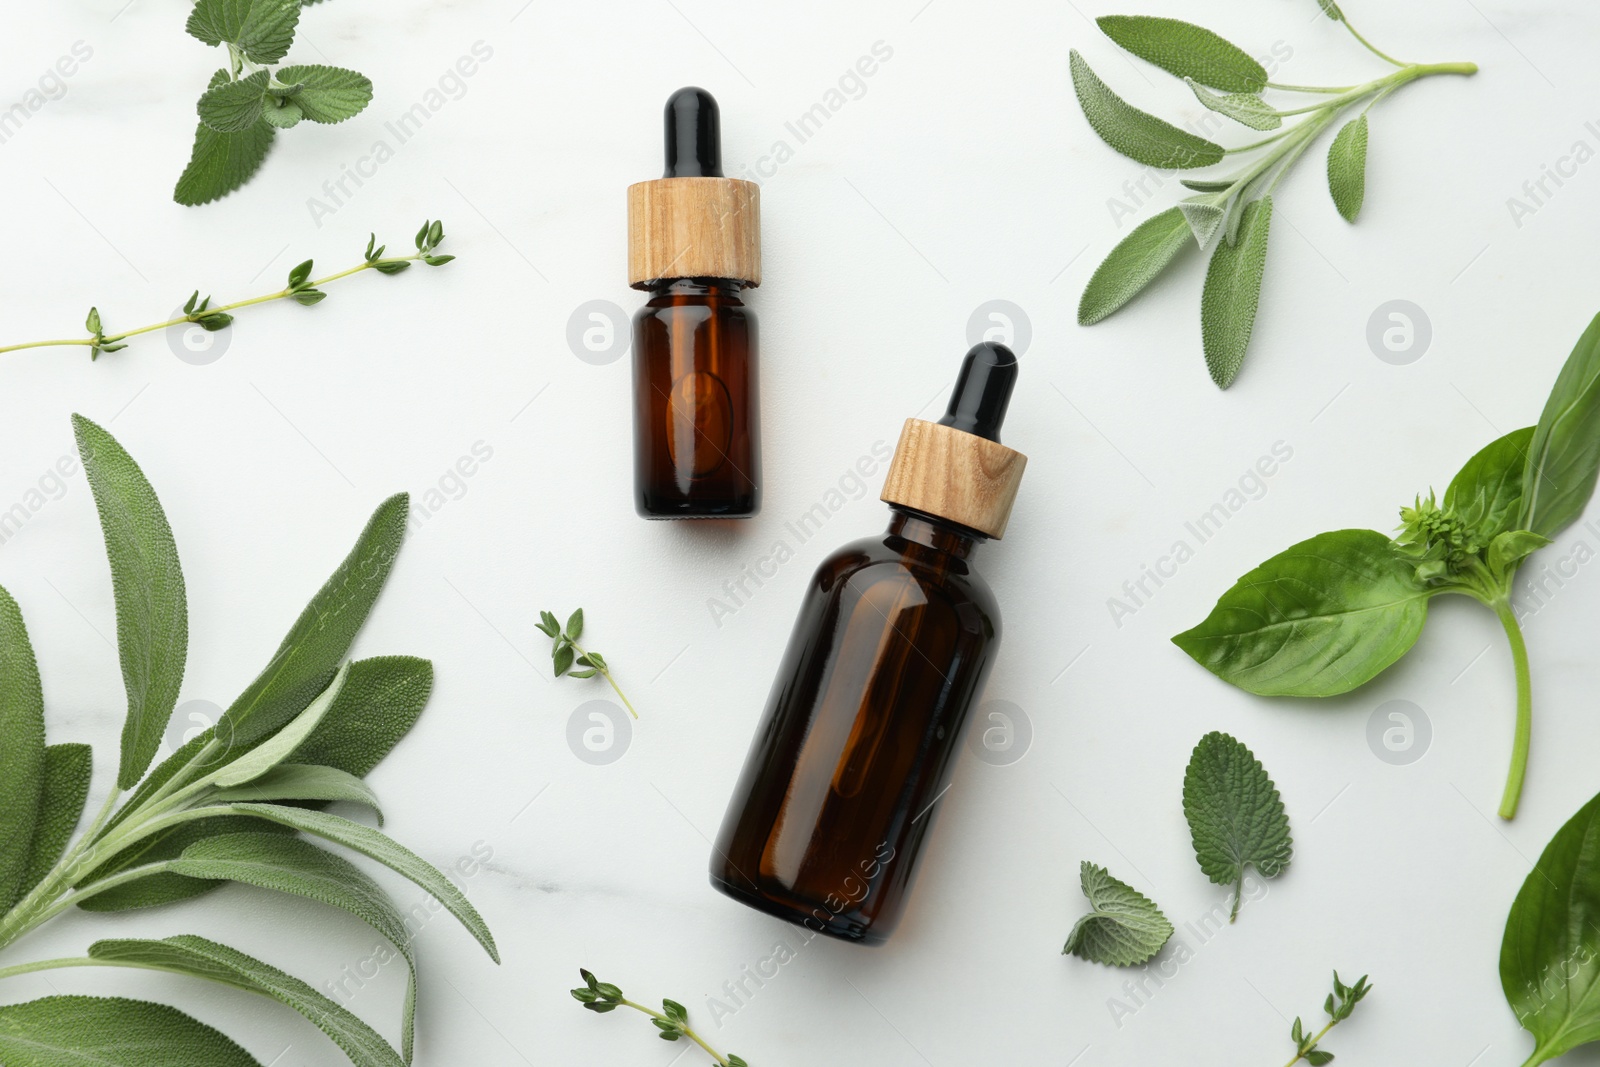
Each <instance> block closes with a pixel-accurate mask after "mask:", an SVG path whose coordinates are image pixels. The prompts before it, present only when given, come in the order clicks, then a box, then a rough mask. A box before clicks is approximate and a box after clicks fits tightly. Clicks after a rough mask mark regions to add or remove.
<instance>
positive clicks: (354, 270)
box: [0, 252, 431, 353]
mask: <svg viewBox="0 0 1600 1067" xmlns="http://www.w3.org/2000/svg"><path fill="white" fill-rule="evenodd" d="M430 254H431V253H430ZM422 256H423V253H421V252H417V253H415V254H413V255H409V256H385V257H384V258H383V259H375V260H372V261H371V262H368V263H362V264H360V265H358V266H355V267H351V268H350V269H349V270H342V271H339V272H338V273H337V274H330V275H328V276H327V277H325V278H317V279H314V280H312V281H308V282H307V283H306V285H305V286H304V287H303V288H312V289H318V288H321V287H322V286H324V285H327V284H328V283H329V282H336V281H338V280H339V279H340V278H348V277H350V275H352V274H359V273H361V272H362V271H364V270H371V269H372V268H373V267H376V266H378V265H379V264H383V263H404V262H410V261H412V260H416V259H421V258H422ZM295 292H296V290H293V289H279V290H278V291H276V292H272V293H266V294H264V295H262V296H253V297H251V298H249V299H248V300H235V301H234V302H233V303H231V304H222V305H220V306H218V307H208V308H206V309H205V310H204V311H195V312H191V313H189V314H187V315H183V316H180V317H179V318H176V319H168V320H166V321H165V322H156V323H152V324H151V325H149V326H140V327H139V328H138V329H136V330H127V331H125V332H123V333H115V334H106V335H104V336H103V337H98V338H96V337H85V338H84V339H82V340H60V341H29V342H27V343H26V344H20V345H5V346H0V353H5V352H18V351H21V350H23V349H26V348H45V347H48V346H51V345H77V346H79V347H82V348H88V347H93V346H95V345H107V344H116V343H117V342H118V341H121V340H122V339H124V338H127V337H137V336H139V335H140V334H144V333H153V332H155V331H156V330H165V329H167V328H168V327H171V326H180V325H182V324H183V323H186V322H199V321H200V320H201V319H203V318H207V317H209V316H211V315H220V314H222V313H224V312H228V311H233V310H235V309H236V308H242V307H250V306H251V305H253V304H266V303H269V302H271V301H273V300H284V299H286V298H288V297H291V296H293V295H294V294H295Z"/></svg>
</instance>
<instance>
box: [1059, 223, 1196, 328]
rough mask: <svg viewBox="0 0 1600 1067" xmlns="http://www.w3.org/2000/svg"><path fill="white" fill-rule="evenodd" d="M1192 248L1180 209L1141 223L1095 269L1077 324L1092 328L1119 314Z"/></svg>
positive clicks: (1080, 303) (1085, 291) (1085, 288)
mask: <svg viewBox="0 0 1600 1067" xmlns="http://www.w3.org/2000/svg"><path fill="white" fill-rule="evenodd" d="M1193 245H1194V242H1193V241H1192V240H1191V239H1190V231H1189V223H1188V222H1187V221H1186V220H1185V216H1184V214H1183V211H1182V210H1181V209H1180V208H1175V207H1173V208H1168V209H1167V210H1165V211H1163V212H1161V214H1159V215H1155V216H1153V217H1151V218H1148V219H1146V220H1145V221H1143V222H1141V223H1140V224H1139V225H1138V226H1136V227H1135V228H1134V230H1133V232H1132V233H1130V234H1128V236H1126V237H1124V238H1123V239H1122V240H1121V241H1119V242H1118V243H1117V247H1115V248H1113V249H1112V250H1111V254H1110V255H1108V256H1106V258H1105V260H1104V261H1102V262H1101V264H1100V265H1099V266H1098V267H1096V268H1095V270H1094V274H1093V276H1091V277H1090V278H1089V284H1088V285H1086V286H1085V287H1084V290H1083V296H1082V297H1080V298H1079V300H1078V325H1080V326H1092V325H1094V324H1095V323H1097V322H1099V321H1100V320H1101V319H1103V318H1105V317H1106V316H1108V315H1110V314H1112V313H1113V312H1115V311H1117V310H1118V309H1119V308H1121V307H1122V306H1123V305H1124V304H1126V303H1127V302H1128V301H1130V300H1132V299H1133V298H1134V297H1136V296H1138V295H1139V294H1140V293H1141V292H1143V291H1144V289H1145V287H1146V286H1148V285H1149V284H1150V283H1151V282H1153V281H1155V280H1156V278H1157V277H1158V276H1159V275H1160V274H1161V272H1162V271H1163V270H1166V268H1167V264H1169V263H1171V262H1172V260H1173V258H1174V257H1175V256H1176V255H1177V254H1178V253H1179V252H1181V251H1183V250H1184V249H1185V248H1191V247H1193Z"/></svg>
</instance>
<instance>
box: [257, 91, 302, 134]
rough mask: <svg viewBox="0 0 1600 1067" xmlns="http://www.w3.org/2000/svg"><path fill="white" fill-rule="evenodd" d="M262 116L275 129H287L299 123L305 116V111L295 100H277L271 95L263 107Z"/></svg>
mask: <svg viewBox="0 0 1600 1067" xmlns="http://www.w3.org/2000/svg"><path fill="white" fill-rule="evenodd" d="M261 117H262V119H264V120H265V121H266V123H267V125H269V126H271V127H273V128H274V129H279V130H287V129H290V128H292V127H294V126H295V125H297V124H298V123H299V122H300V120H301V119H302V118H304V117H305V112H303V111H301V110H300V105H299V104H297V103H295V102H294V101H293V100H277V99H274V98H273V97H270V96H269V97H267V100H266V103H265V105H264V106H263V107H262V109H261Z"/></svg>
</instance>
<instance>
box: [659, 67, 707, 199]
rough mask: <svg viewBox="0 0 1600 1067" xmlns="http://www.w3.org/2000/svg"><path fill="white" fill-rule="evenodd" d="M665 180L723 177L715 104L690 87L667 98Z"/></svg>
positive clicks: (700, 90) (696, 89) (698, 90)
mask: <svg viewBox="0 0 1600 1067" xmlns="http://www.w3.org/2000/svg"><path fill="white" fill-rule="evenodd" d="M666 120H667V172H666V173H665V174H663V175H662V177H664V178H720V177H722V118H721V114H720V112H719V111H718V110H717V101H716V100H715V99H714V98H713V97H712V95H711V94H710V93H708V92H706V91H705V90H704V89H700V88H696V87H695V86H693V85H690V86H686V87H685V88H682V89H679V90H678V91H677V92H675V93H673V94H672V95H671V96H670V97H668V98H667V113H666Z"/></svg>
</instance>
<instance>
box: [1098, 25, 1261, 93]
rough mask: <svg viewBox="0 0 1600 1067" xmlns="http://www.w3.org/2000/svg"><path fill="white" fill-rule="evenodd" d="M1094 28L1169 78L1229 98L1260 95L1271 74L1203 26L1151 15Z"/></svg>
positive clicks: (1238, 48)
mask: <svg viewBox="0 0 1600 1067" xmlns="http://www.w3.org/2000/svg"><path fill="white" fill-rule="evenodd" d="M1095 23H1096V24H1097V25H1098V26H1099V27H1100V29H1101V30H1102V31H1103V32H1104V33H1105V35H1106V36H1107V37H1109V38H1111V39H1112V40H1113V41H1115V42H1117V44H1119V45H1121V46H1122V47H1123V48H1125V49H1127V50H1128V51H1130V52H1132V53H1133V54H1134V55H1136V56H1138V57H1139V58H1140V59H1143V60H1147V61H1148V62H1151V63H1154V64H1155V65H1156V66H1158V67H1160V68H1161V69H1162V70H1164V71H1166V72H1167V73H1169V74H1175V75H1177V76H1178V77H1180V78H1183V79H1186V80H1188V79H1193V80H1194V81H1197V82H1199V83H1200V84H1201V85H1209V86H1211V87H1212V88H1213V89H1221V90H1222V91H1223V92H1228V93H1259V92H1260V91H1261V90H1262V89H1265V88H1266V87H1267V71H1266V68H1264V67H1263V66H1262V65H1261V64H1260V63H1257V62H1256V61H1255V60H1254V59H1251V58H1250V56H1249V54H1248V53H1246V52H1245V50H1244V49H1242V48H1240V47H1239V46H1238V45H1236V44H1233V43H1231V42H1229V41H1226V40H1224V39H1223V38H1221V37H1219V36H1217V35H1216V34H1215V33H1212V32H1211V31H1210V30H1208V29H1206V28H1205V27H1203V26H1196V25H1194V24H1193V23H1191V22H1182V21H1180V20H1178V19H1165V18H1155V17H1153V16H1149V15H1106V16H1103V17H1102V18H1098V19H1096V20H1095Z"/></svg>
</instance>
